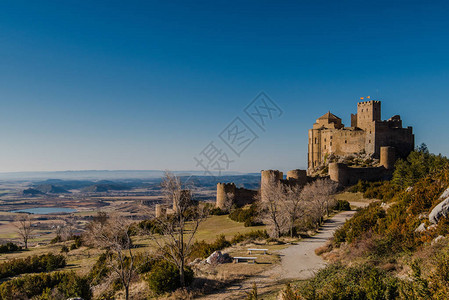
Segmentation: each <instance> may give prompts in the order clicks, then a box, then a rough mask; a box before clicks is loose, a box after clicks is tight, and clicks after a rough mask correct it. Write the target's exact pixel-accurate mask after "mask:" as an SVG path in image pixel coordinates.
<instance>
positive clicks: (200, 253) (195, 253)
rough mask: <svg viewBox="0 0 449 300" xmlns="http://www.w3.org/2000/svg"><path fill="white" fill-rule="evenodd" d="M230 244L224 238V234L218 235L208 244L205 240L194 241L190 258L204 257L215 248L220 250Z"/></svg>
mask: <svg viewBox="0 0 449 300" xmlns="http://www.w3.org/2000/svg"><path fill="white" fill-rule="evenodd" d="M229 246H231V243H230V242H229V241H228V240H226V238H225V236H224V234H222V235H219V236H218V237H217V239H216V240H215V241H214V242H213V243H211V244H209V243H206V242H205V241H201V242H195V243H194V244H193V246H192V252H191V253H190V257H192V258H197V257H198V258H206V257H208V256H209V255H211V254H212V253H214V252H215V251H217V250H221V249H224V248H227V247H229Z"/></svg>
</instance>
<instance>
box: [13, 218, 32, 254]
mask: <svg viewBox="0 0 449 300" xmlns="http://www.w3.org/2000/svg"><path fill="white" fill-rule="evenodd" d="M15 226H16V228H17V233H18V234H19V235H20V237H21V238H22V240H23V244H24V245H25V249H28V240H29V239H31V234H32V233H33V231H34V228H33V223H32V222H31V219H30V216H29V215H21V216H19V217H18V218H17V223H16V224H15Z"/></svg>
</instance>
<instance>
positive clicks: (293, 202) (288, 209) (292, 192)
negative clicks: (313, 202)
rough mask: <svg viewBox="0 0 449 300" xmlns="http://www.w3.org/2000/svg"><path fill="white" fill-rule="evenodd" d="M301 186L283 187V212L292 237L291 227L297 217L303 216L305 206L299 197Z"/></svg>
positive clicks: (292, 227)
mask: <svg viewBox="0 0 449 300" xmlns="http://www.w3.org/2000/svg"><path fill="white" fill-rule="evenodd" d="M301 192H302V186H299V185H293V186H287V187H285V193H286V195H285V206H284V208H285V213H286V214H287V215H288V220H289V231H290V236H291V237H293V231H294V230H293V229H294V227H295V223H296V221H297V220H298V219H300V218H303V217H305V215H306V214H307V206H306V205H305V203H306V202H305V201H304V198H303V197H301Z"/></svg>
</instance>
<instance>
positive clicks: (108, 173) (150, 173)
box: [0, 170, 246, 181]
mask: <svg viewBox="0 0 449 300" xmlns="http://www.w3.org/2000/svg"><path fill="white" fill-rule="evenodd" d="M164 172H165V171H161V170H85V171H50V172H3V173H1V172H0V180H3V181H20V180H23V181H31V180H45V179H51V178H57V179H64V180H102V179H107V180H116V179H148V178H160V177H162V176H163V175H164ZM173 173H175V174H177V175H179V176H191V175H196V176H202V175H204V172H203V171H174V172H173ZM223 175H226V176H228V175H246V174H245V173H240V172H223Z"/></svg>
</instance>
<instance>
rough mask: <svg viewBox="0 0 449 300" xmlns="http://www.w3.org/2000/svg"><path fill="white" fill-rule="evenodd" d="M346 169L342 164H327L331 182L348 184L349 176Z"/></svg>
mask: <svg viewBox="0 0 449 300" xmlns="http://www.w3.org/2000/svg"><path fill="white" fill-rule="evenodd" d="M347 169H348V167H347V166H346V165H345V164H342V163H330V164H329V177H330V179H331V180H332V181H335V182H338V183H340V184H342V185H347V184H348V183H349V180H350V178H349V174H348V172H347Z"/></svg>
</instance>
